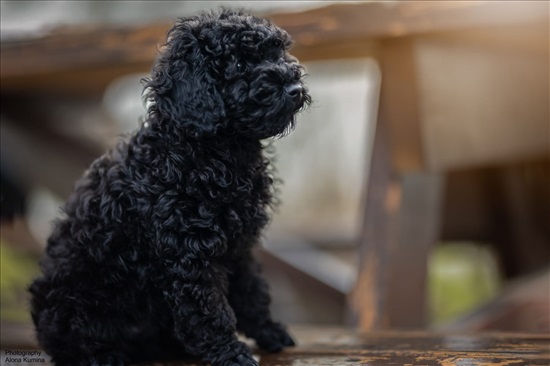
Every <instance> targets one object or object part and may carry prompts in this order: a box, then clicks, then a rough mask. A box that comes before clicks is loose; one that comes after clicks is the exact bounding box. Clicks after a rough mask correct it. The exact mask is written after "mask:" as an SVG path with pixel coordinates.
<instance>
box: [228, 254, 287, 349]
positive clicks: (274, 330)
mask: <svg viewBox="0 0 550 366" xmlns="http://www.w3.org/2000/svg"><path fill="white" fill-rule="evenodd" d="M232 269H233V271H232V274H231V275H230V277H229V295H228V298H229V302H230V304H231V307H232V308H233V310H234V312H235V315H236V317H237V328H238V330H239V331H242V332H243V333H244V334H245V335H246V336H247V337H250V338H253V339H254V340H256V343H257V344H258V346H259V347H260V348H262V349H265V350H266V351H268V352H279V351H281V350H282V349H283V348H284V347H291V346H294V345H295V343H294V340H293V339H292V337H290V335H289V334H288V333H287V331H286V330H285V328H284V326H282V325H281V324H280V323H277V322H275V321H273V320H272V318H271V312H270V310H269V305H270V303H271V298H270V296H269V291H268V285H267V283H266V282H265V280H264V278H263V277H262V275H261V269H260V265H259V263H257V262H256V260H255V259H254V257H253V256H252V254H251V253H248V254H246V255H244V256H243V257H242V258H240V259H238V260H236V262H235V264H234V265H233V268H232Z"/></svg>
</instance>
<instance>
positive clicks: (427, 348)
mask: <svg viewBox="0 0 550 366" xmlns="http://www.w3.org/2000/svg"><path fill="white" fill-rule="evenodd" d="M290 332H291V333H292V334H293V335H294V337H295V338H296V340H297V342H298V346H297V347H295V348H287V349H285V350H284V351H283V352H281V353H277V354H266V353H264V352H256V355H255V356H256V358H257V359H259V361H260V365H262V366H275V365H279V366H290V365H329V364H330V365H349V366H355V365H366V364H376V365H382V364H384V365H386V364H387V365H392V364H393V365H426V366H432V365H434V366H436V365H437V366H440V365H445V366H458V365H487V366H489V365H494V366H499V365H500V366H505V365H548V363H549V362H550V351H549V349H548V345H549V344H550V343H549V342H550V337H549V336H548V335H533V334H522V333H492V334H460V333H458V334H456V333H455V334H449V333H427V332H371V333H361V332H357V331H354V330H349V329H344V328H334V327H312V326H295V327H291V328H290ZM8 349H9V350H11V351H14V350H16V349H17V348H12V347H10V348H5V347H4V348H3V350H2V352H1V356H2V360H4V359H5V357H6V350H8ZM43 364H44V365H45V366H49V365H50V364H49V363H43ZM161 365H164V366H191V365H197V366H198V365H200V362H196V361H192V360H189V361H187V362H171V363H165V364H159V363H157V364H155V366H161Z"/></svg>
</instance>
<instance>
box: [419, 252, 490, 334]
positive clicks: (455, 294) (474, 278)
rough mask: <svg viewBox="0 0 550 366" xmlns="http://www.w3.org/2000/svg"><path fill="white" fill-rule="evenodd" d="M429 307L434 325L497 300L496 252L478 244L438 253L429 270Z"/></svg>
mask: <svg viewBox="0 0 550 366" xmlns="http://www.w3.org/2000/svg"><path fill="white" fill-rule="evenodd" d="M428 271H429V275H428V296H429V298H428V303H429V306H430V312H431V319H432V322H433V324H435V325H438V324H441V323H445V322H448V321H452V320H454V319H456V318H457V317H459V316H460V315H463V314H465V313H466V312H468V311H470V310H473V309H474V308H475V307H476V306H478V305H481V304H482V303H484V302H486V301H488V300H490V299H491V298H492V297H494V296H495V295H496V293H497V291H498V289H499V287H500V279H499V271H498V266H497V263H496V260H495V258H494V256H493V255H492V252H491V251H490V250H489V249H488V248H486V247H484V246H480V245H476V244H475V243H449V244H444V245H441V246H439V247H437V248H436V249H435V251H434V252H433V253H432V256H431V258H430V260H429V267H428Z"/></svg>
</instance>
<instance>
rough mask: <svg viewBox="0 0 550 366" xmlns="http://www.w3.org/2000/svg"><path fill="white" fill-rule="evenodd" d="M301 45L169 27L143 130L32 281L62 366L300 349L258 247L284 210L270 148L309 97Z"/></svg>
mask: <svg viewBox="0 0 550 366" xmlns="http://www.w3.org/2000/svg"><path fill="white" fill-rule="evenodd" d="M290 45H291V41H290V38H289V36H288V34H287V33H286V32H285V31H283V30H281V29H279V28H277V27H276V26H274V25H272V24H271V23H270V22H269V21H267V20H265V19H261V18H257V17H254V16H249V15H245V14H243V13H241V12H238V11H231V10H222V11H219V12H210V13H203V14H200V15H198V16H193V17H188V18H182V19H179V21H178V22H177V23H176V25H175V26H174V27H173V28H172V29H171V30H170V32H169V34H168V41H167V43H166V45H165V46H164V48H163V50H162V52H161V54H160V56H159V58H158V59H157V62H156V65H155V67H154V68H153V72H152V76H151V78H150V79H147V80H146V93H147V98H148V99H149V100H150V102H151V103H150V107H149V110H148V115H147V119H146V123H144V125H143V126H142V128H140V129H139V130H138V131H137V132H136V133H135V134H133V135H132V136H131V137H130V138H129V139H128V140H125V141H121V142H120V143H119V144H118V145H117V146H116V147H114V148H113V149H112V150H111V151H109V152H108V153H106V154H105V155H103V156H102V157H100V158H99V159H97V160H96V161H95V162H94V163H93V164H92V166H91V167H90V169H89V170H88V171H87V172H86V173H85V175H84V177H83V178H81V179H80V180H79V181H78V182H77V184H76V188H75V192H74V194H73V195H72V196H71V197H70V199H69V200H68V202H67V204H66V205H65V208H64V211H65V213H66V215H65V216H64V217H63V218H62V219H60V220H58V221H57V222H56V224H55V227H54V231H53V233H52V235H51V236H50V238H49V240H48V243H47V244H48V245H47V249H46V253H45V256H44V258H43V260H42V270H43V276H42V277H40V278H38V279H36V280H35V281H34V283H33V284H32V285H31V287H30V292H31V294H32V300H31V307H32V310H31V312H32V317H33V320H34V323H35V325H36V330H37V334H38V340H39V342H40V344H41V345H42V346H43V347H44V349H45V350H46V351H47V352H48V353H49V354H50V355H51V356H52V357H53V360H54V361H55V363H56V365H57V366H78V365H81V366H91V365H127V364H129V363H131V362H142V361H157V360H161V359H167V358H168V359H178V358H182V357H189V356H193V357H200V359H201V360H203V361H204V362H208V363H211V364H213V365H224V366H229V365H256V362H255V361H254V360H253V358H252V357H251V354H250V350H249V349H248V347H247V346H246V345H245V344H243V343H241V342H240V341H238V339H237V337H236V331H240V332H242V333H244V334H245V335H246V336H248V337H251V338H253V339H255V340H256V342H257V344H258V346H259V347H261V348H264V349H266V350H268V351H279V350H281V349H282V348H283V347H285V346H291V345H293V344H294V342H293V340H292V338H290V336H289V335H288V334H287V332H286V331H285V329H284V327H283V326H281V325H280V324H278V323H276V322H274V321H273V320H272V318H271V316H270V312H269V303H270V298H269V294H268V291H267V286H266V283H265V282H264V280H263V279H262V278H261V276H260V272H259V266H258V264H257V263H256V262H255V260H254V258H253V256H252V253H251V248H252V247H253V246H254V245H256V244H257V243H258V240H259V236H260V234H261V231H262V229H263V228H264V227H265V225H266V224H267V223H268V221H269V217H270V207H271V205H272V202H273V180H274V178H273V176H272V174H271V170H270V165H269V161H268V160H267V158H266V157H265V154H264V153H263V150H264V149H263V147H262V143H261V141H260V140H262V139H264V138H267V137H273V136H282V135H284V134H285V133H287V132H289V131H290V129H291V128H292V127H293V125H294V116H295V113H296V112H298V111H299V110H300V109H301V108H303V107H304V106H305V105H307V104H309V102H310V97H309V95H308V94H307V91H306V89H305V87H304V86H303V84H302V81H301V78H302V76H303V68H302V67H301V66H300V65H299V64H298V63H297V61H296V59H294V58H293V57H292V56H289V55H288V53H287V50H288V48H289V47H290Z"/></svg>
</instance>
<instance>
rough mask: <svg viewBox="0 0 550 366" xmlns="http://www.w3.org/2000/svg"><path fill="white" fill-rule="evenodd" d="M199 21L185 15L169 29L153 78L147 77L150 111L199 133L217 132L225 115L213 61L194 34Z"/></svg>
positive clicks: (187, 129) (146, 85)
mask: <svg viewBox="0 0 550 366" xmlns="http://www.w3.org/2000/svg"><path fill="white" fill-rule="evenodd" d="M194 24H196V21H193V20H191V19H182V20H180V22H179V23H177V24H176V26H174V28H172V30H171V31H170V32H169V33H168V36H169V38H168V41H167V43H166V45H165V48H164V51H163V52H162V54H161V55H160V57H159V58H158V59H157V62H156V64H155V66H154V68H153V71H152V75H151V78H149V79H145V87H146V92H147V99H148V100H149V101H150V102H152V103H151V106H150V107H149V113H153V114H156V115H158V117H159V118H160V120H164V121H166V120H168V121H167V123H175V124H176V125H177V126H179V127H181V128H183V129H185V130H186V131H187V132H188V133H191V134H193V135H196V136H200V135H209V134H213V133H215V131H216V129H217V128H218V127H219V126H221V124H222V123H223V120H224V117H225V109H224V103H223V99H222V98H221V96H220V94H219V92H218V90H217V87H216V83H215V80H214V78H213V76H212V75H211V73H210V70H211V65H210V61H208V60H207V59H206V55H205V54H204V53H203V52H202V50H201V47H200V42H199V40H198V39H197V38H196V37H195V35H194V33H195V31H194V28H193V25H194Z"/></svg>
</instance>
